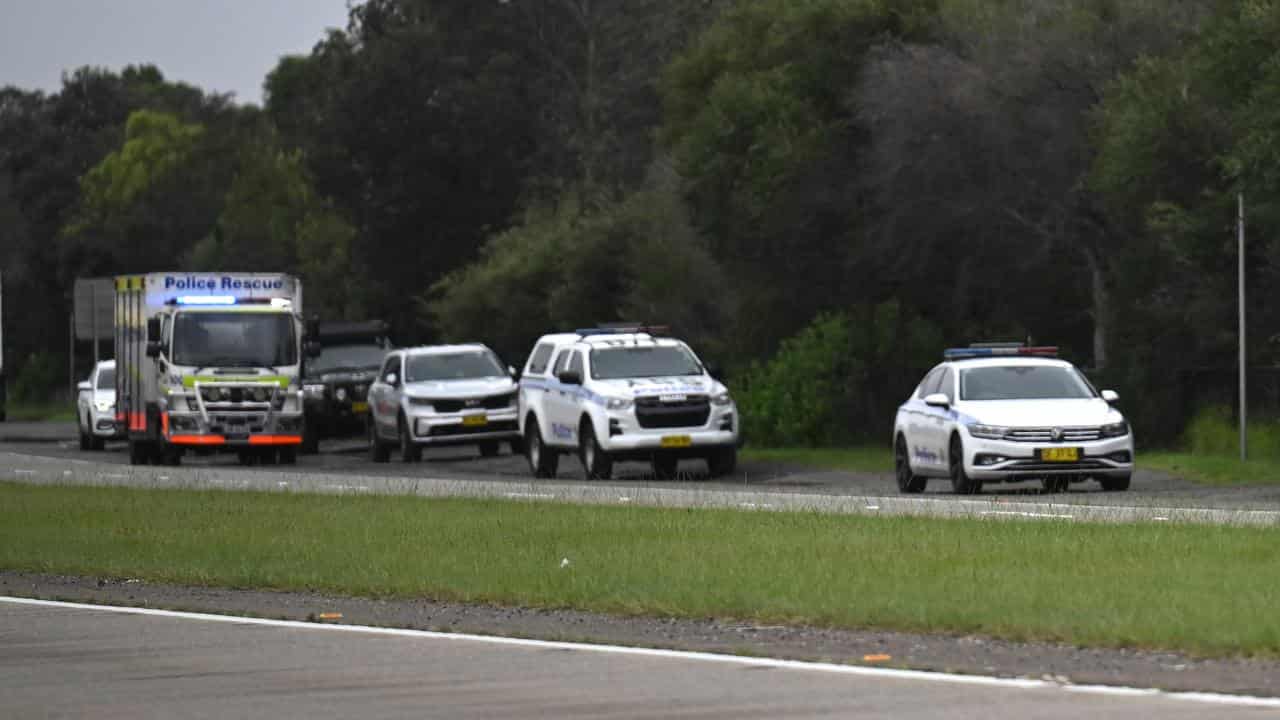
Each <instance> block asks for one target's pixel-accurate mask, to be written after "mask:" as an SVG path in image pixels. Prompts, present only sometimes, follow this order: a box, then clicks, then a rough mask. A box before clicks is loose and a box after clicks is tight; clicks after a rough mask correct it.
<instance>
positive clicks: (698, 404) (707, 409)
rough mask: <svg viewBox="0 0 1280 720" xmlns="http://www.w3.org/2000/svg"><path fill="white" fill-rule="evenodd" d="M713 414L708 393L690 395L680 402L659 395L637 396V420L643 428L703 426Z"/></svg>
mask: <svg viewBox="0 0 1280 720" xmlns="http://www.w3.org/2000/svg"><path fill="white" fill-rule="evenodd" d="M710 416H711V401H710V400H709V399H708V398H707V396H706V395H689V396H687V397H686V398H685V399H684V400H681V401H678V402H662V400H661V399H660V398H659V397H657V396H648V397H639V398H636V421H637V422H639V423H640V427H642V428H646V429H648V428H684V427H702V426H703V425H706V424H707V418H708V417H710Z"/></svg>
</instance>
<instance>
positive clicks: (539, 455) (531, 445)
mask: <svg viewBox="0 0 1280 720" xmlns="http://www.w3.org/2000/svg"><path fill="white" fill-rule="evenodd" d="M524 446H525V458H527V459H528V461H529V471H530V472H532V473H533V476H534V477H536V478H542V479H551V478H554V477H555V476H556V470H558V469H559V466H560V454H559V453H558V452H556V450H555V449H554V448H549V447H547V446H546V444H544V443H543V442H542V432H541V431H540V430H538V419H537V418H535V417H532V416H531V417H530V418H529V420H528V421H527V422H525V430H524Z"/></svg>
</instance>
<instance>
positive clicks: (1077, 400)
mask: <svg viewBox="0 0 1280 720" xmlns="http://www.w3.org/2000/svg"><path fill="white" fill-rule="evenodd" d="M1056 356H1057V348H1053V347H1043V348H1034V347H1024V346H1021V345H1016V344H1000V343H995V344H986V345H975V346H973V347H969V348H959V349H953V350H948V351H946V352H945V353H944V355H943V357H944V358H945V360H946V361H945V362H943V363H942V364H940V365H938V366H937V367H935V368H934V369H933V370H931V371H930V372H929V374H928V375H926V376H925V378H924V380H923V381H922V382H921V383H920V385H919V386H918V387H917V388H916V390H915V392H913V393H912V394H911V397H910V398H909V399H908V400H907V401H906V402H905V403H903V404H902V406H901V407H899V408H898V415H897V418H896V420H895V421H894V426H893V448H894V453H893V455H894V468H895V473H896V476H897V481H898V489H899V490H900V491H902V492H904V493H918V492H923V491H924V489H925V485H927V484H928V482H929V479H930V478H948V479H950V481H951V486H952V488H953V489H954V490H955V492H957V493H960V494H965V495H967V494H972V493H977V492H981V490H982V485H983V483H984V482H1016V481H1022V480H1039V481H1041V482H1042V483H1043V485H1044V489H1045V491H1047V492H1060V491H1063V490H1066V489H1067V487H1068V484H1069V483H1071V482H1081V481H1084V480H1088V479H1094V480H1097V481H1098V482H1099V483H1100V484H1101V485H1102V488H1103V489H1104V490H1110V491H1115V490H1127V489H1129V480H1130V477H1131V476H1132V475H1133V433H1132V431H1131V430H1130V428H1129V423H1128V422H1127V421H1126V420H1125V418H1124V415H1121V414H1120V411H1119V410H1116V409H1115V408H1114V407H1112V405H1113V404H1114V403H1115V402H1116V401H1117V400H1118V399H1119V396H1117V395H1116V394H1115V393H1114V392H1112V391H1110V390H1103V391H1102V392H1098V391H1097V390H1095V389H1094V388H1093V385H1092V384H1090V382H1089V381H1088V380H1087V379H1086V378H1085V376H1084V374H1083V373H1081V372H1080V371H1079V370H1078V369H1077V368H1076V367H1075V366H1074V365H1072V364H1071V363H1069V362H1066V361H1063V360H1058V359H1056Z"/></svg>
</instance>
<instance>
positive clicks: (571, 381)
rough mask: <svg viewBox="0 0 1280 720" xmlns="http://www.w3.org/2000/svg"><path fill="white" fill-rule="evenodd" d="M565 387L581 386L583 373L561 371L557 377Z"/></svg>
mask: <svg viewBox="0 0 1280 720" xmlns="http://www.w3.org/2000/svg"><path fill="white" fill-rule="evenodd" d="M557 377H558V378H559V379H560V382H562V383H564V384H565V385H581V384H582V373H580V372H578V371H577V370H561V371H560V374H559V375H558V376H557Z"/></svg>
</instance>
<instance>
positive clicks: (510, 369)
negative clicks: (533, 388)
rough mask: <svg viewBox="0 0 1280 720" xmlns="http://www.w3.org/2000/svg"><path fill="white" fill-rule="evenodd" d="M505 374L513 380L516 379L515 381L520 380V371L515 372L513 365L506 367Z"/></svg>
mask: <svg viewBox="0 0 1280 720" xmlns="http://www.w3.org/2000/svg"><path fill="white" fill-rule="evenodd" d="M507 374H508V375H510V376H511V377H512V378H513V379H516V380H519V379H520V371H519V370H517V369H516V368H515V366H514V365H508V366H507Z"/></svg>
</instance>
